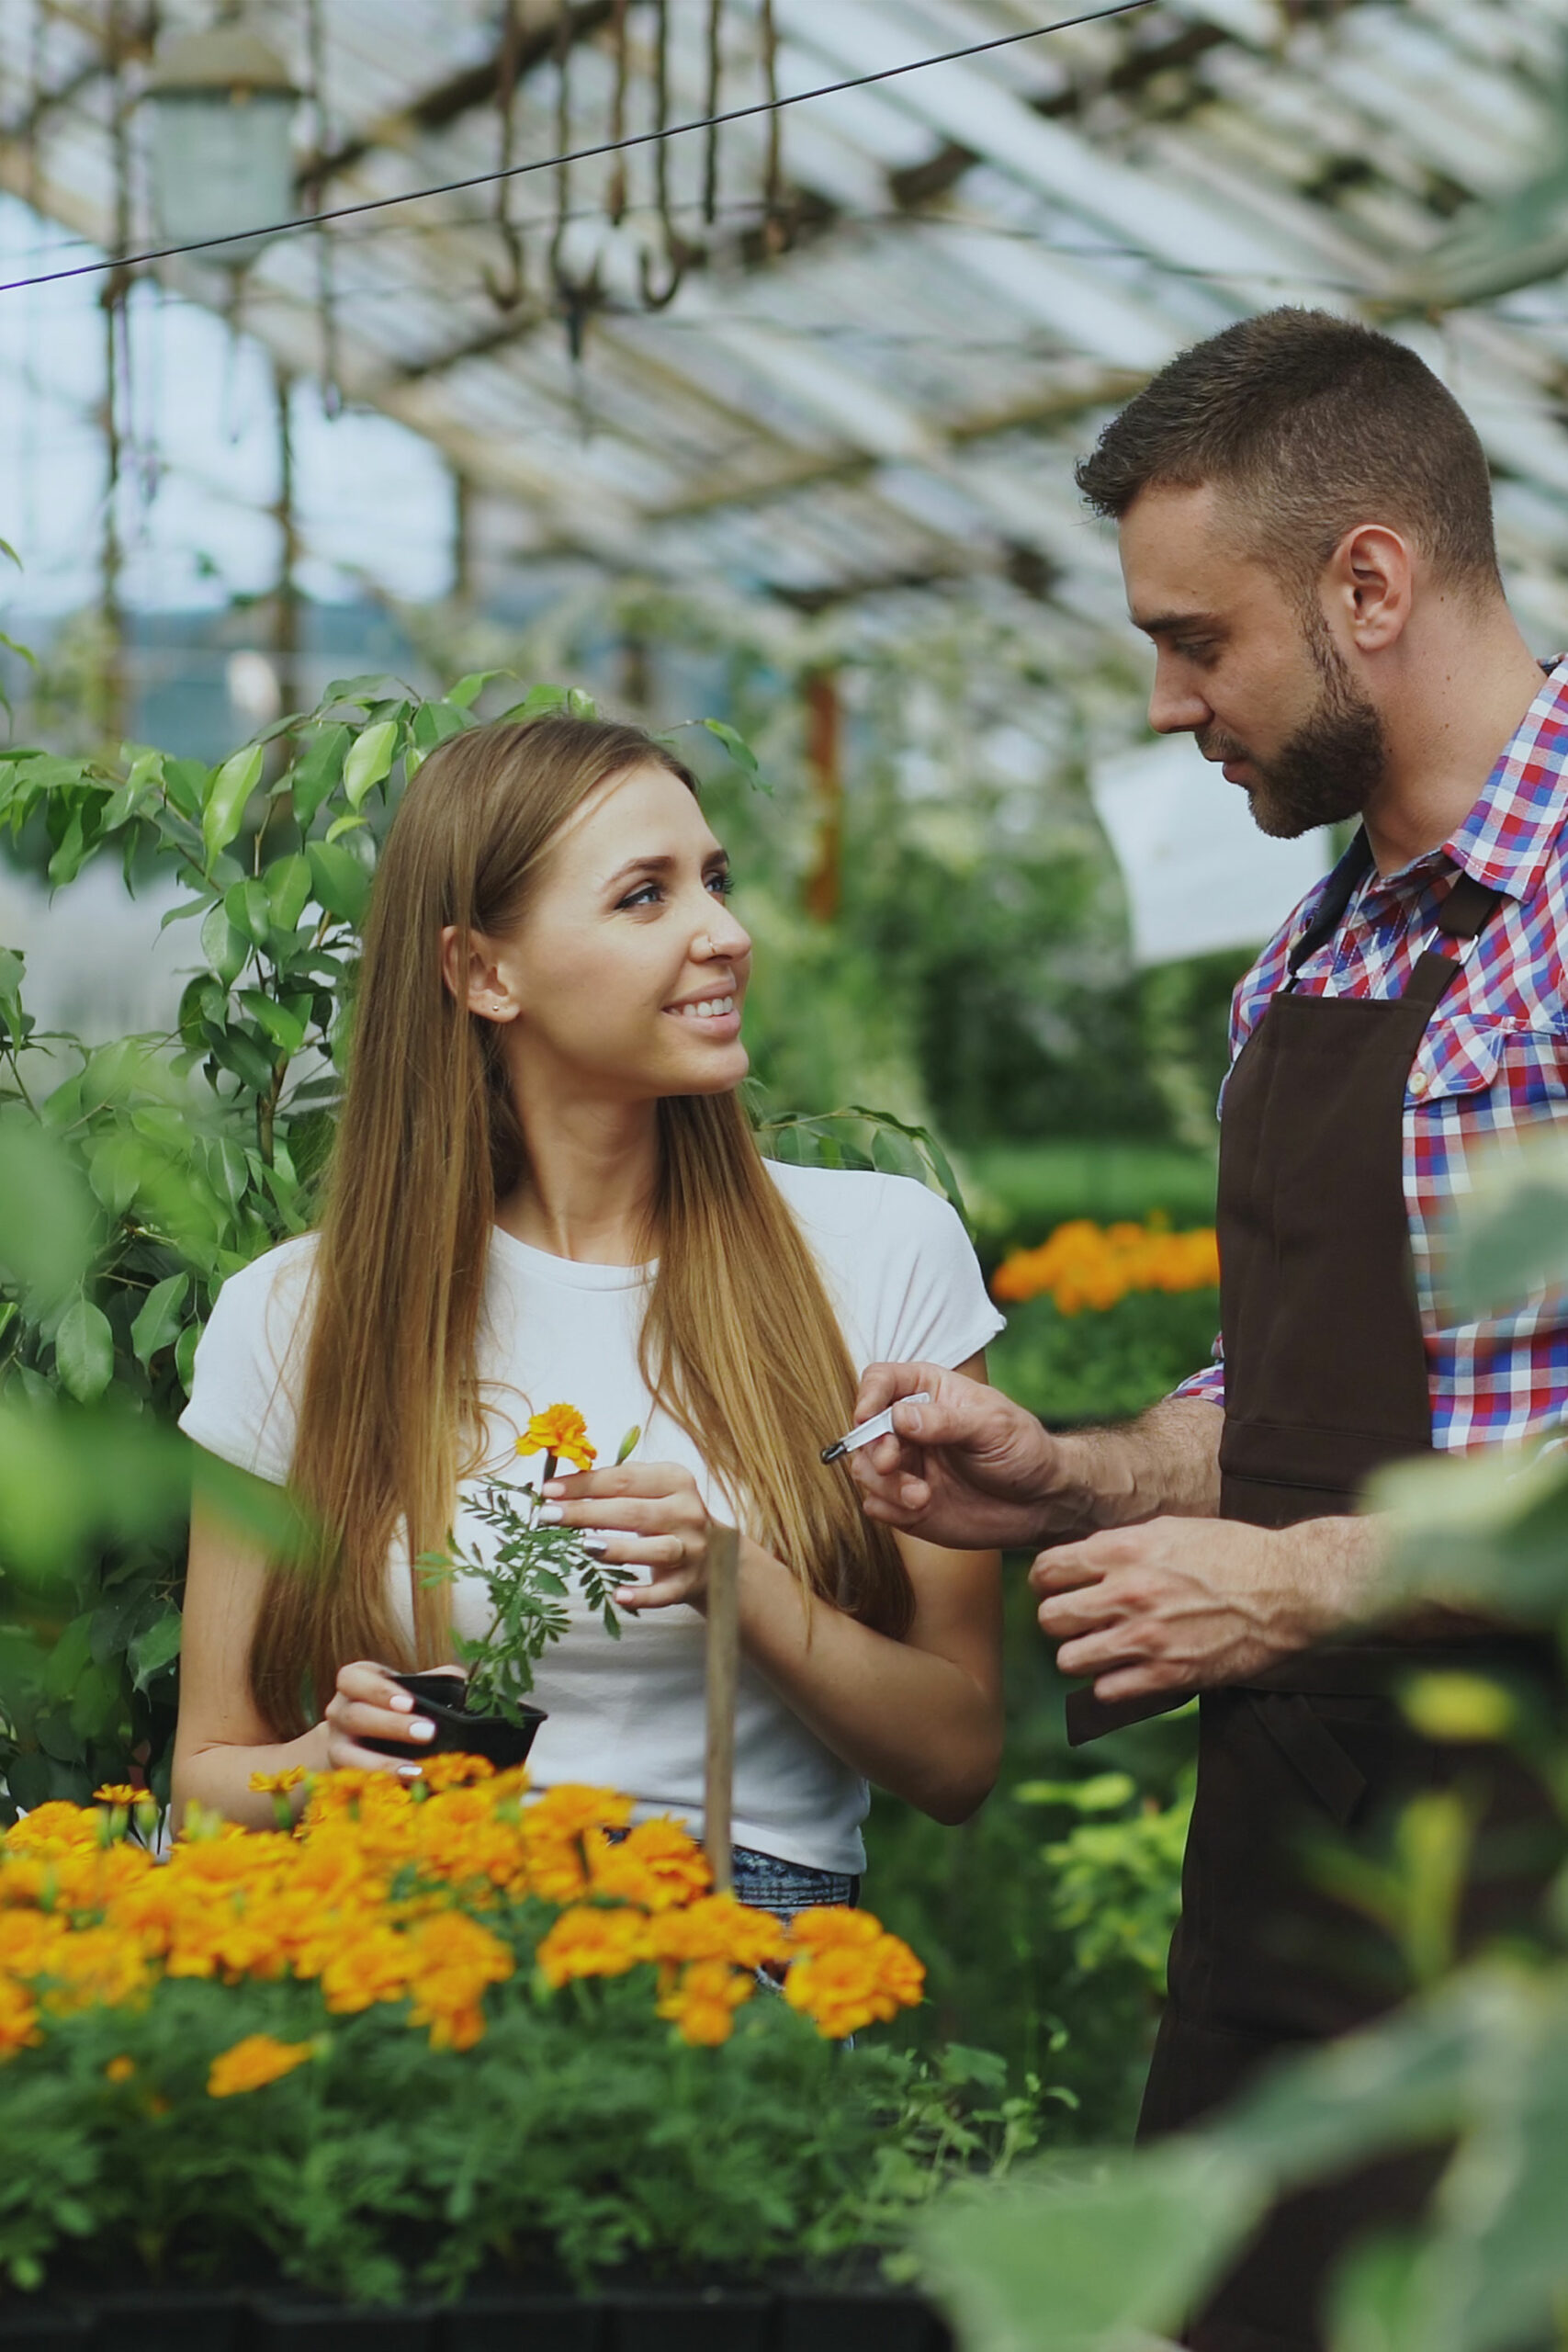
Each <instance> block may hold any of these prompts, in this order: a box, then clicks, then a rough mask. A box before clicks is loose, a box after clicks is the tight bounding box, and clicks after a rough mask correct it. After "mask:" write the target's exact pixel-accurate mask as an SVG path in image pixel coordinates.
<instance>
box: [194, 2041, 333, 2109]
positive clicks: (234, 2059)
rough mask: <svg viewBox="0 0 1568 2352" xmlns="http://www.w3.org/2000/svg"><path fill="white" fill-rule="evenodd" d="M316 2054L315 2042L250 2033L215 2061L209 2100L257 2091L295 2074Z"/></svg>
mask: <svg viewBox="0 0 1568 2352" xmlns="http://www.w3.org/2000/svg"><path fill="white" fill-rule="evenodd" d="M315 2054H316V2045H315V2043H314V2042H313V2041H276V2040H275V2039H274V2037H273V2036H272V2035H271V2034H270V2033H247V2034H246V2036H245V2038H244V2040H243V2041H236V2042H235V2044H234V2046H233V2048H232V2050H225V2051H224V2052H223V2053H222V2055H221V2057H219V2058H215V2059H214V2060H213V2062H212V2064H211V2067H210V2069H209V2073H208V2077H207V2093H208V2097H209V2098H233V2097H234V2095H235V2093H236V2092H237V2091H257V2090H260V2089H261V2088H262V2086H263V2085H264V2084H265V2083H276V2081H277V2079H278V2077H279V2076H280V2075H291V2074H292V2073H293V2071H294V2069H295V2067H296V2066H303V2065H304V2064H305V2063H306V2061H307V2060H308V2059H310V2058H313V2057H314V2056H315Z"/></svg>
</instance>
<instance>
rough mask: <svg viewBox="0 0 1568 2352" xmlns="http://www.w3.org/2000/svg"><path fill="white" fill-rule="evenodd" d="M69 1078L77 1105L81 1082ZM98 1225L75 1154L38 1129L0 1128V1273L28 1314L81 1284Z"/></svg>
mask: <svg viewBox="0 0 1568 2352" xmlns="http://www.w3.org/2000/svg"><path fill="white" fill-rule="evenodd" d="M68 1083H69V1084H70V1087H71V1093H72V1095H73V1097H74V1098H75V1100H76V1101H78V1102H79V1101H80V1084H79V1081H68ZM52 1099H53V1098H52V1097H51V1103H52ZM49 1108H50V1106H49V1105H46V1106H45V1114H46V1116H47V1114H48V1110H49ZM97 1222H98V1219H97V1216H96V1211H95V1209H94V1206H93V1200H92V1195H91V1193H89V1191H88V1188H87V1185H86V1182H85V1180H84V1176H83V1172H82V1168H81V1163H80V1161H79V1160H78V1159H76V1158H74V1157H73V1155H70V1154H68V1153H67V1151H66V1150H65V1149H64V1148H63V1147H62V1145H61V1144H60V1143H58V1142H57V1141H56V1140H55V1138H54V1137H53V1136H52V1135H51V1134H49V1133H48V1132H46V1131H45V1130H43V1129H41V1128H38V1127H32V1126H28V1125H23V1124H20V1123H17V1124H11V1123H7V1124H6V1125H0V1272H4V1273H6V1275H8V1276H9V1277H10V1279H11V1280H12V1281H13V1282H14V1283H16V1284H17V1286H18V1287H19V1288H20V1289H21V1290H22V1291H23V1293H24V1294H25V1296H26V1303H27V1306H28V1312H29V1314H32V1315H35V1316H37V1315H39V1314H43V1313H47V1312H48V1311H49V1309H50V1308H51V1307H52V1306H56V1305H57V1304H59V1302H60V1301H62V1299H64V1298H66V1297H67V1296H68V1295H69V1294H70V1292H71V1291H72V1290H73V1288H74V1286H75V1285H76V1284H77V1283H79V1282H80V1281H81V1279H82V1276H83V1274H84V1273H85V1271H86V1269H87V1266H88V1264H89V1262H90V1261H91V1259H92V1256H93V1251H94V1246H95V1227H96V1225H97Z"/></svg>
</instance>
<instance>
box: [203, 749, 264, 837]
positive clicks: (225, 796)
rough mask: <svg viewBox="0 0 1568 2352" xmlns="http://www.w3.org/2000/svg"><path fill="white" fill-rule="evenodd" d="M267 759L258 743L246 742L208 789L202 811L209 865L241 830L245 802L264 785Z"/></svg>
mask: <svg viewBox="0 0 1568 2352" xmlns="http://www.w3.org/2000/svg"><path fill="white" fill-rule="evenodd" d="M265 756H266V754H265V752H264V751H263V749H262V747H261V745H260V744H259V743H247V744H246V745H245V746H244V747H243V750H241V751H238V752H234V753H233V755H232V757H231V758H230V759H227V760H225V761H224V763H223V764H222V766H221V767H220V768H219V769H218V770H217V772H216V773H215V775H213V777H212V781H211V783H210V784H209V786H208V787H207V793H206V802H205V806H204V807H203V809H202V812H201V845H202V848H203V850H204V851H205V852H206V855H207V863H208V865H209V866H210V865H211V864H212V862H213V860H214V859H215V858H216V857H217V855H218V853H219V852H220V850H224V849H227V848H228V846H229V844H230V842H231V841H232V840H233V838H234V836H235V834H236V833H237V832H238V831H239V830H240V827H241V825H242V823H243V820H244V815H245V803H246V802H247V801H248V800H249V798H250V797H251V795H252V793H253V792H254V790H255V788H256V786H257V785H258V784H259V783H260V782H261V773H262V763H263V761H264V759H265Z"/></svg>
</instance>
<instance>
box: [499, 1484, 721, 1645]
mask: <svg viewBox="0 0 1568 2352" xmlns="http://www.w3.org/2000/svg"><path fill="white" fill-rule="evenodd" d="M544 1494H545V1509H544V1510H543V1511H542V1512H541V1513H540V1517H541V1518H542V1520H543V1521H545V1523H546V1524H547V1526H552V1527H576V1528H581V1529H584V1530H590V1531H592V1539H591V1541H590V1542H589V1544H586V1545H585V1547H584V1548H585V1549H587V1550H589V1551H591V1552H592V1555H593V1557H594V1558H595V1559H596V1560H603V1561H604V1565H605V1566H606V1567H611V1568H618V1567H648V1568H651V1569H652V1570H653V1575H652V1577H651V1578H650V1579H649V1582H648V1583H647V1584H623V1585H621V1586H620V1587H619V1588H618V1589H617V1591H616V1594H615V1600H616V1604H617V1606H618V1607H620V1608H622V1609H630V1610H639V1609H672V1608H673V1607H674V1606H675V1604H676V1603H677V1602H678V1601H682V1600H684V1601H688V1602H689V1603H690V1604H691V1606H692V1607H693V1608H694V1609H701V1608H702V1607H703V1605H704V1603H705V1600H706V1598H707V1559H708V1543H709V1539H710V1537H711V1536H712V1533H713V1529H714V1525H715V1521H714V1520H713V1518H712V1515H711V1514H710V1512H709V1510H708V1508H707V1505H706V1504H705V1502H704V1500H703V1498H702V1497H701V1495H700V1494H699V1493H698V1492H697V1482H696V1480H695V1479H694V1477H693V1476H692V1474H691V1472H690V1471H689V1470H683V1469H682V1467H681V1466H680V1464H678V1463H674V1462H624V1463H622V1464H620V1466H619V1468H618V1469H615V1470H586V1471H582V1472H581V1473H574V1472H569V1473H568V1474H567V1475H566V1476H564V1477H560V1478H552V1479H551V1480H550V1482H549V1484H548V1485H547V1487H545V1489H544Z"/></svg>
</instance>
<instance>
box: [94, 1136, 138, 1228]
mask: <svg viewBox="0 0 1568 2352" xmlns="http://www.w3.org/2000/svg"><path fill="white" fill-rule="evenodd" d="M147 1165H148V1156H147V1151H146V1148H145V1147H144V1146H143V1145H142V1144H141V1141H140V1140H139V1139H138V1137H137V1136H134V1135H132V1134H130V1132H129V1131H127V1130H124V1129H122V1130H120V1131H119V1132H118V1133H117V1134H114V1135H107V1136H104V1137H103V1138H102V1139H101V1140H100V1141H99V1142H97V1143H96V1144H95V1145H94V1146H93V1149H92V1156H91V1158H90V1159H89V1160H88V1163H87V1182H88V1183H89V1184H91V1186H92V1188H93V1193H94V1195H95V1197H96V1199H97V1200H99V1201H101V1202H102V1203H103V1204H104V1206H105V1208H106V1209H107V1211H108V1213H109V1215H110V1216H113V1217H120V1216H124V1215H125V1212H126V1210H127V1209H128V1208H129V1207H130V1204H131V1202H132V1201H133V1200H134V1199H135V1198H136V1195H137V1193H138V1191H139V1189H140V1187H141V1181H142V1178H143V1176H144V1175H145V1173H146V1170H147Z"/></svg>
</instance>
